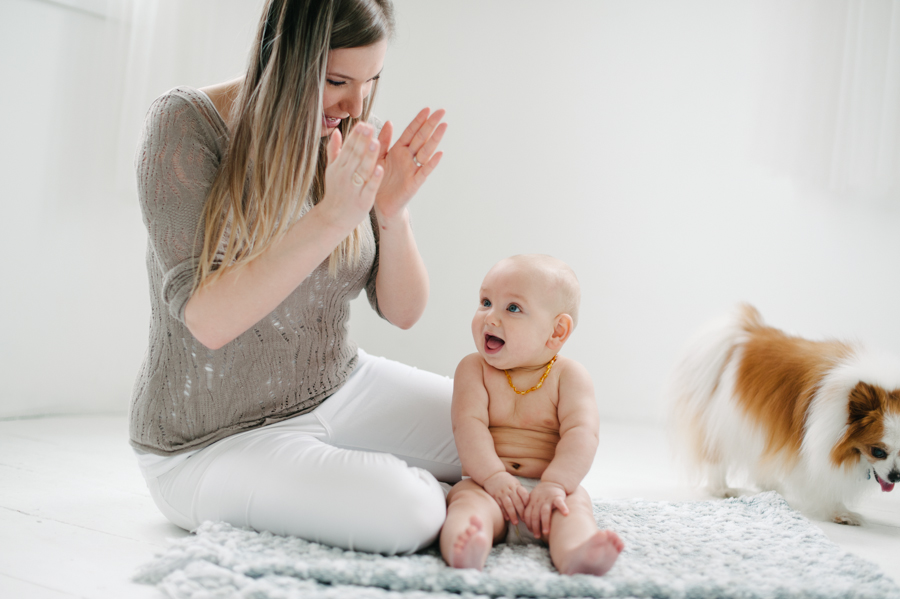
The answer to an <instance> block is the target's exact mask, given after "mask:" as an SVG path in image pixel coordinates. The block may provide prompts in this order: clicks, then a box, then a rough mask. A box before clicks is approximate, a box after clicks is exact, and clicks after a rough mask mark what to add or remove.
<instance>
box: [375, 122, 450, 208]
mask: <svg viewBox="0 0 900 599" xmlns="http://www.w3.org/2000/svg"><path fill="white" fill-rule="evenodd" d="M428 113H429V109H428V108H424V109H422V111H421V112H419V114H418V115H417V116H416V118H414V119H413V121H412V122H411V123H410V124H409V126H408V127H407V128H406V130H405V131H403V135H401V136H400V139H398V140H397V143H395V144H394V146H393V147H391V136H392V135H393V132H394V126H393V125H392V124H391V122H390V121H388V122H387V123H385V124H384V127H382V128H381V134H380V135H379V136H378V140H379V141H380V142H381V155H380V156H379V158H378V165H379V166H381V167H382V168H384V181H383V182H382V184H381V187H380V188H379V190H378V195H377V196H376V198H375V209H376V211H377V213H378V216H379V218H386V219H388V220H390V219H392V218H394V217H395V216H397V215H398V214H400V213H401V212H402V211H403V210H404V209H405V208H406V205H407V204H409V201H410V200H411V199H412V197H413V196H414V195H416V192H417V191H419V188H420V187H421V186H422V184H423V183H424V182H425V180H426V179H427V178H428V175H430V174H431V172H432V171H433V170H434V169H435V167H437V165H438V163H439V162H440V161H441V156H443V152H437V147H438V144H439V143H441V139H442V138H443V137H444V133H445V132H446V131H447V123H441V119H442V118H444V113H445V111H444V109H443V108H442V109H440V110H436V111H435V112H434V114H432V115H431V116H430V117H429V116H428ZM416 160H418V162H419V164H416V162H415V161H416ZM419 165H421V166H419Z"/></svg>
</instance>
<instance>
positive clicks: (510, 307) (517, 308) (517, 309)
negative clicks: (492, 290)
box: [507, 304, 522, 312]
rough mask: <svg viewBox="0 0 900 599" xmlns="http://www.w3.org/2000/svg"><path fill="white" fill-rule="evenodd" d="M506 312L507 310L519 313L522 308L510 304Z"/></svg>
mask: <svg viewBox="0 0 900 599" xmlns="http://www.w3.org/2000/svg"><path fill="white" fill-rule="evenodd" d="M507 310H509V311H510V312H521V311H522V308H520V307H519V306H517V305H516V304H510V305H509V307H508V308H507Z"/></svg>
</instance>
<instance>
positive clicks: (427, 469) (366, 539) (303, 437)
mask: <svg viewBox="0 0 900 599" xmlns="http://www.w3.org/2000/svg"><path fill="white" fill-rule="evenodd" d="M392 27H393V21H392V7H391V5H390V2H389V0H328V1H324V2H322V1H320V2H316V1H312V0H269V2H268V3H267V4H266V8H265V10H264V13H263V17H262V20H261V22H260V27H259V31H258V35H257V39H256V43H255V45H254V48H253V50H252V53H251V59H250V61H249V66H248V69H247V73H246V75H245V76H244V77H242V78H241V79H238V80H235V81H230V82H226V83H223V84H220V85H214V86H211V87H209V88H205V89H203V90H196V89H193V88H187V87H180V88H176V89H174V90H171V91H170V92H168V93H166V94H165V95H163V96H162V97H160V98H158V99H157V100H156V101H155V102H154V104H153V106H152V107H151V109H150V111H149V113H148V116H147V119H146V121H145V124H144V133H143V138H142V141H141V145H140V148H139V152H138V156H137V159H136V162H137V165H136V166H137V172H138V191H139V196H140V200H141V206H142V209H143V215H144V222H145V224H146V226H147V230H148V252H147V269H148V273H149V278H150V291H151V306H152V316H151V326H150V344H149V350H148V353H147V356H146V358H145V361H144V364H143V367H142V369H141V372H140V374H139V377H138V380H137V382H136V384H135V391H134V397H133V400H132V406H131V443H132V446H133V447H134V448H135V450H136V451H137V452H138V459H139V462H140V465H141V471H142V473H143V475H144V477H145V479H146V480H147V483H148V487H149V488H150V492H151V495H152V497H153V499H154V501H155V502H156V504H157V506H158V507H159V508H160V510H161V511H162V512H163V514H165V516H166V517H167V518H168V519H169V520H171V521H172V522H174V523H175V524H177V525H178V526H181V527H183V528H186V529H188V530H192V529H194V528H196V527H197V526H198V525H199V524H200V523H201V522H202V521H204V520H223V521H227V522H230V523H231V524H234V525H236V526H246V527H251V528H255V529H258V530H269V531H272V532H275V533H278V534H291V535H296V536H300V537H303V538H306V539H310V540H315V541H321V542H324V543H328V544H331V545H336V546H340V547H346V548H352V549H358V550H364V551H373V552H381V553H388V554H391V553H398V552H412V551H415V550H416V549H418V548H420V547H422V546H424V545H427V544H429V543H430V542H431V541H433V540H434V538H435V537H436V535H437V533H438V531H439V529H440V527H441V525H442V523H443V519H444V515H445V507H444V496H445V492H444V489H443V488H442V486H441V485H440V484H439V483H438V482H437V479H436V478H435V477H437V478H438V479H441V480H443V481H448V482H453V481H455V480H458V479H459V473H460V466H459V458H458V456H457V453H456V447H455V445H454V442H453V435H452V431H451V430H450V416H449V404H450V395H451V391H452V381H450V379H447V378H446V377H440V376H437V375H434V374H430V373H426V372H422V371H419V370H416V369H415V368H412V367H409V366H405V365H402V364H398V363H396V362H391V361H389V360H385V359H383V358H375V357H372V356H369V355H367V354H366V353H365V352H363V351H362V350H357V347H356V345H355V344H353V343H352V342H351V341H349V340H348V339H347V320H348V318H349V301H350V300H351V299H353V298H354V297H356V296H357V295H358V294H359V292H360V291H361V290H362V289H363V288H365V290H366V293H367V295H368V297H369V301H370V303H371V304H372V306H373V308H374V309H375V310H376V311H378V313H379V314H380V315H382V316H383V317H384V318H386V319H387V320H389V321H390V322H392V323H393V324H396V325H398V326H400V327H402V328H408V327H410V326H412V324H413V323H415V322H416V320H417V319H418V318H419V316H420V315H421V314H422V311H423V310H424V308H425V302H426V300H427V295H428V278H427V274H426V272H425V268H424V265H423V263H422V259H421V257H420V256H419V252H418V250H417V249H416V244H415V240H414V238H413V235H412V231H411V229H410V225H409V214H408V212H407V208H406V206H407V204H408V202H409V201H410V199H411V198H412V197H413V195H414V194H415V193H416V191H417V190H418V188H419V187H420V186H421V185H422V183H423V182H424V181H425V179H426V178H427V177H428V175H429V174H430V173H431V172H432V171H433V170H434V168H435V167H436V166H437V164H438V162H439V161H440V158H441V153H440V152H438V151H437V147H438V144H439V142H440V140H441V138H442V136H443V134H444V132H445V131H446V124H444V123H440V121H441V119H442V118H443V111H441V110H439V111H436V112H435V113H434V114H431V115H430V116H429V111H428V109H425V110H423V111H422V112H420V113H419V115H418V116H417V117H416V118H415V119H414V120H413V122H412V123H411V124H410V125H409V127H407V128H406V130H405V131H404V132H403V134H402V135H401V136H400V138H399V139H398V141H397V142H396V143H395V144H394V145H393V146H391V145H390V142H391V136H392V127H391V124H390V123H386V124H385V125H384V127H382V128H381V130H380V133H378V131H376V128H375V127H374V126H373V125H372V124H369V123H368V121H369V119H370V114H369V111H370V107H371V104H372V99H373V97H374V92H375V87H376V81H377V79H378V76H379V74H380V72H381V68H382V63H383V60H384V55H385V50H386V47H387V39H388V37H389V35H390V33H391V30H392ZM344 140H346V141H344Z"/></svg>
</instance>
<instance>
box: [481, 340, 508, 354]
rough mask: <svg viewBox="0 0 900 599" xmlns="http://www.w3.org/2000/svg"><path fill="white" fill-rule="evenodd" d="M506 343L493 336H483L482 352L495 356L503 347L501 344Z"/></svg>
mask: <svg viewBox="0 0 900 599" xmlns="http://www.w3.org/2000/svg"><path fill="white" fill-rule="evenodd" d="M504 343H506V341H504V340H503V339H501V338H500V337H495V336H494V335H485V336H484V351H486V352H487V353H489V354H495V353H497V352H498V351H500V348H501V347H503V344H504Z"/></svg>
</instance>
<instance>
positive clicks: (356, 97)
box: [342, 89, 366, 119]
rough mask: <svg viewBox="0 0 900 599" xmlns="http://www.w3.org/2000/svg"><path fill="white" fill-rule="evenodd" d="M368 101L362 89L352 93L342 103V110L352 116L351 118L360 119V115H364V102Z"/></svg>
mask: <svg viewBox="0 0 900 599" xmlns="http://www.w3.org/2000/svg"><path fill="white" fill-rule="evenodd" d="M365 100H366V95H365V94H364V93H363V90H362V89H358V90H353V91H350V92H349V93H348V94H347V95H346V96H345V97H344V101H343V102H342V104H343V106H342V108H343V109H344V110H345V111H346V112H347V113H348V114H349V115H350V117H351V118H354V119H356V118H359V115H361V114H362V109H363V102H365Z"/></svg>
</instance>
